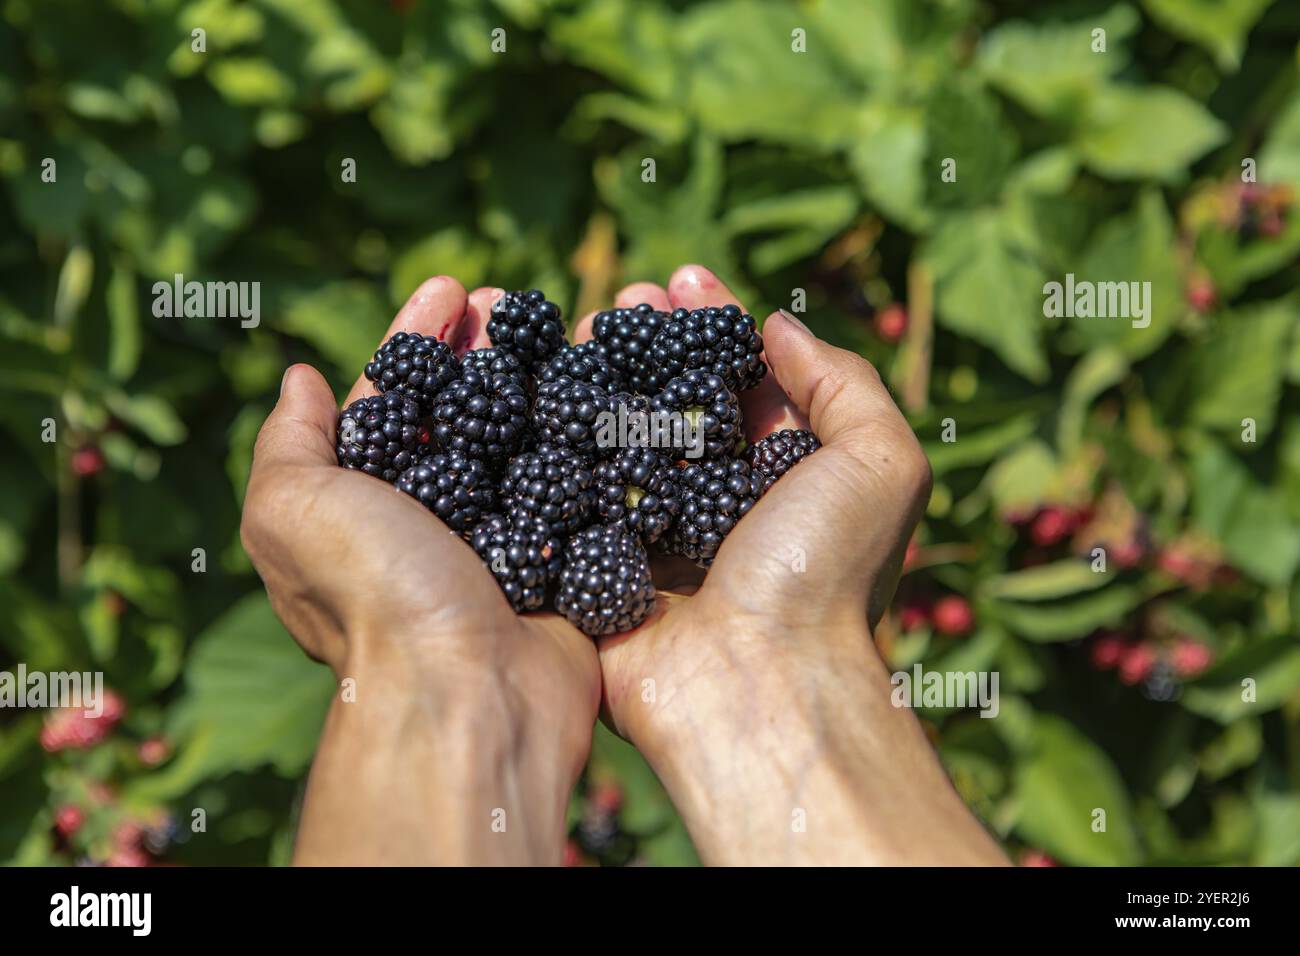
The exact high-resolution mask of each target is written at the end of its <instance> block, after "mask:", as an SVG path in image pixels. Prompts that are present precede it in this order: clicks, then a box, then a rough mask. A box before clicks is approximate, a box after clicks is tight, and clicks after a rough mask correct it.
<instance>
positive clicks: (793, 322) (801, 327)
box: [776, 309, 812, 335]
mask: <svg viewBox="0 0 1300 956" xmlns="http://www.w3.org/2000/svg"><path fill="white" fill-rule="evenodd" d="M776 311H778V312H780V313H781V314H782V315H783V316H785V317H786V319H787V320H788V321H789V322H790V324H791V325H793V326H794V327H795V328H796V329H798V330H799V331H801V332H803V333H804V334H805V335H812V329H810V328H808V326H806V325H804V324H803V323H802V322H800V321H799V320H798V319H796V318H795V317H794V316H793V315H791V314H790V313H789V312H787V311H786V310H785V309H777V310H776Z"/></svg>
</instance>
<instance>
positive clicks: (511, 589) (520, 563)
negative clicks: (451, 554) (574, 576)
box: [469, 515, 564, 613]
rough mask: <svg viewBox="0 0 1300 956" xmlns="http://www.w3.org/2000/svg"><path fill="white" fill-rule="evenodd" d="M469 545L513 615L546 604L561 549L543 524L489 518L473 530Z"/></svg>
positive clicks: (498, 517) (559, 542)
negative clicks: (485, 566) (497, 586)
mask: <svg viewBox="0 0 1300 956" xmlns="http://www.w3.org/2000/svg"><path fill="white" fill-rule="evenodd" d="M469 543H470V547H472V548H473V549H474V551H475V552H476V553H477V554H478V556H479V558H480V559H481V560H482V561H483V563H484V564H485V565H487V568H488V570H489V571H491V572H492V576H493V577H494V578H496V581H497V584H498V585H500V587H501V590H502V592H504V594H505V596H506V600H507V601H509V602H510V606H511V607H512V608H514V609H515V611H516V613H521V612H523V611H536V610H538V609H539V608H541V607H542V606H543V605H544V604H545V603H546V594H547V591H548V590H549V589H550V587H551V585H553V584H554V583H555V582H556V581H557V580H558V579H559V575H560V568H561V566H562V562H563V551H564V545H563V542H562V539H560V538H558V537H555V536H554V535H552V534H551V531H550V529H549V528H548V527H547V526H546V524H545V522H542V521H540V520H531V519H524V520H522V521H519V522H511V521H510V520H508V519H507V518H505V517H503V516H502V515H489V516H488V517H486V518H484V519H483V520H482V521H480V522H479V523H478V525H476V526H475V528H474V530H473V532H472V533H471V534H470V537H469Z"/></svg>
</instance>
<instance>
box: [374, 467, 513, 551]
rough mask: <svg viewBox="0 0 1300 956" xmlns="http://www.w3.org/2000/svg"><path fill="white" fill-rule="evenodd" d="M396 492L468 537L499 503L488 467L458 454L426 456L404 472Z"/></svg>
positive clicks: (399, 479)
mask: <svg viewBox="0 0 1300 956" xmlns="http://www.w3.org/2000/svg"><path fill="white" fill-rule="evenodd" d="M397 488H398V490H399V491H404V492H405V493H406V494H408V495H410V496H411V497H412V498H414V499H415V500H416V501H418V502H420V504H422V505H424V506H425V507H426V508H428V509H429V510H430V511H432V512H433V513H434V514H435V515H437V516H438V517H439V518H441V519H442V521H443V523H445V524H446V525H447V527H449V528H451V530H452V531H455V532H457V533H458V534H468V533H469V531H470V529H471V528H473V527H474V525H476V524H477V523H478V521H479V519H480V518H482V516H483V515H485V514H487V513H488V512H490V511H491V510H492V508H493V506H494V505H495V503H496V494H495V492H494V488H493V482H492V476H491V475H490V474H489V473H488V470H487V466H486V465H484V464H483V463H482V462H481V461H478V460H476V459H473V458H466V457H465V456H464V455H462V454H460V453H459V452H452V453H450V454H444V453H441V452H440V453H438V454H434V455H426V456H425V457H424V458H421V459H420V460H419V461H417V462H416V463H415V464H414V465H412V466H411V467H410V468H407V469H406V470H405V471H404V472H402V474H401V475H400V476H399V477H398V479H397Z"/></svg>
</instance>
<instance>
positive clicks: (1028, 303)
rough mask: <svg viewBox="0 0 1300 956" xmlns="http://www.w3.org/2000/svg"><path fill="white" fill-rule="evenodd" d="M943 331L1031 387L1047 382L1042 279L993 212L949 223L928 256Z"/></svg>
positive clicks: (937, 235)
mask: <svg viewBox="0 0 1300 956" xmlns="http://www.w3.org/2000/svg"><path fill="white" fill-rule="evenodd" d="M923 257H924V259H925V260H926V261H927V262H929V263H930V266H931V268H932V269H933V273H934V278H935V284H936V287H937V290H938V292H937V296H936V304H937V310H936V312H937V318H938V321H939V324H940V325H943V326H944V327H946V328H948V329H951V330H952V331H953V332H956V333H957V334H959V335H964V336H966V337H967V338H970V339H973V340H975V341H976V342H980V343H981V344H983V345H986V346H988V347H989V348H991V349H992V350H993V351H994V352H996V353H997V355H998V357H999V358H1001V359H1002V361H1004V362H1005V363H1006V364H1007V366H1008V367H1009V368H1011V369H1012V370H1013V371H1016V372H1018V373H1020V374H1021V375H1023V376H1024V377H1025V378H1027V379H1029V380H1030V381H1032V382H1043V381H1045V380H1046V378H1047V372H1048V367H1047V357H1046V356H1045V354H1044V352H1043V346H1042V331H1043V325H1044V319H1043V292H1042V288H1043V274H1042V272H1041V271H1040V269H1039V267H1038V265H1037V263H1036V262H1035V261H1034V259H1033V257H1032V256H1031V255H1030V254H1029V253H1028V252H1027V251H1026V250H1024V249H1021V248H1019V247H1018V244H1017V243H1016V242H1015V240H1014V239H1013V237H1012V234H1011V231H1010V229H1009V228H1008V225H1007V222H1006V221H1005V220H1004V218H1003V216H1002V215H1001V214H1000V213H999V212H998V211H995V210H980V211H978V212H972V213H963V214H959V215H953V216H949V217H947V218H946V219H944V220H943V222H942V224H941V225H940V226H939V228H938V229H937V230H936V231H935V233H934V235H933V237H932V238H931V240H930V241H929V242H928V243H927V245H926V247H925V251H924V253H923Z"/></svg>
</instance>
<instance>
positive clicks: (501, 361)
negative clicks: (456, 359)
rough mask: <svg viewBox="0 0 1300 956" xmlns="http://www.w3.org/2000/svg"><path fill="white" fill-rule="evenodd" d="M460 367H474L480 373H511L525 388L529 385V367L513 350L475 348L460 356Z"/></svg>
mask: <svg viewBox="0 0 1300 956" xmlns="http://www.w3.org/2000/svg"><path fill="white" fill-rule="evenodd" d="M460 367H461V368H462V369H473V370H474V371H475V372H478V373H479V374H480V375H494V374H497V373H500V374H502V375H509V376H510V377H511V378H514V379H516V380H518V382H519V384H520V385H522V386H523V387H524V388H525V389H526V388H528V387H529V381H528V377H529V376H528V369H526V368H524V363H523V362H521V361H519V359H517V358H516V357H515V355H514V353H513V352H507V351H506V350H505V349H497V348H490V349H473V350H471V351H469V352H466V353H465V354H464V355H462V356H461V357H460Z"/></svg>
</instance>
